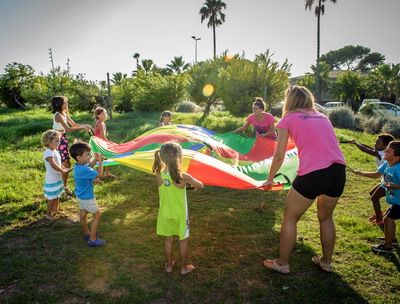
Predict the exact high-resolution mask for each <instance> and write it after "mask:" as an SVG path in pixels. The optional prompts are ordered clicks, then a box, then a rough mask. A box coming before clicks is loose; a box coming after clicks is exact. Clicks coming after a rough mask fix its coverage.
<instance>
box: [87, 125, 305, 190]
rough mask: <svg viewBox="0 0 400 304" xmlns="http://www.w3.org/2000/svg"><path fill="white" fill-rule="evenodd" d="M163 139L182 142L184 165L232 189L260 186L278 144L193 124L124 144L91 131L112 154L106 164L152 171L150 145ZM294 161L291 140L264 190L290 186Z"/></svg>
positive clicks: (98, 148)
mask: <svg viewBox="0 0 400 304" xmlns="http://www.w3.org/2000/svg"><path fill="white" fill-rule="evenodd" d="M167 141H175V142H178V143H179V144H180V145H181V146H182V148H183V166H182V167H183V168H182V171H184V172H188V173H189V174H191V175H192V176H193V177H195V178H197V179H199V180H201V181H202V182H203V183H204V184H206V185H209V186H219V187H227V188H234V189H256V188H258V189H264V188H263V187H262V183H263V181H264V180H265V179H266V177H267V176H268V172H269V168H270V165H271V162H272V155H273V152H274V149H275V146H276V142H275V141H273V140H271V139H268V138H264V137H257V138H245V137H242V136H240V135H237V134H234V133H225V134H216V133H215V132H214V131H211V130H208V129H205V128H202V127H198V126H192V125H171V126H163V127H159V128H156V129H153V130H150V131H148V132H146V133H144V134H142V135H141V136H139V137H137V138H135V139H134V140H132V141H130V142H126V143H122V144H116V143H113V142H111V141H108V140H103V139H101V138H98V137H95V136H93V137H92V138H91V139H90V145H91V147H92V149H93V151H94V152H98V153H101V154H102V155H104V156H105V157H107V158H108V159H110V161H109V164H122V165H125V166H128V167H132V168H134V169H137V170H140V171H143V172H146V173H152V172H151V168H152V165H153V161H154V151H155V150H156V149H158V148H159V147H160V146H161V145H162V144H163V143H165V142H167ZM297 167H298V158H297V149H296V148H295V146H294V144H293V143H292V142H290V143H289V144H288V147H287V151H286V157H285V161H284V163H283V166H282V168H281V169H280V171H279V172H278V174H277V175H276V176H275V178H274V181H275V182H276V183H278V184H277V185H276V186H274V187H272V189H268V190H280V189H287V188H288V187H290V185H291V182H292V181H293V179H294V177H295V175H296V170H297ZM264 190H266V189H264Z"/></svg>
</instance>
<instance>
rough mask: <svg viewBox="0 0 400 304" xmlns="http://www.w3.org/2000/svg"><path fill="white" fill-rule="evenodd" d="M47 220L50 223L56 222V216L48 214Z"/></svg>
mask: <svg viewBox="0 0 400 304" xmlns="http://www.w3.org/2000/svg"><path fill="white" fill-rule="evenodd" d="M46 220H48V221H54V220H55V218H54V216H52V215H50V214H47V215H46Z"/></svg>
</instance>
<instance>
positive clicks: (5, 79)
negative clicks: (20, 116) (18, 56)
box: [0, 62, 35, 108]
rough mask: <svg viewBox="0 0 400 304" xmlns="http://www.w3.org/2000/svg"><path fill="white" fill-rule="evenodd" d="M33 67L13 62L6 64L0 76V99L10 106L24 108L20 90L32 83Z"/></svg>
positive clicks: (24, 101)
mask: <svg viewBox="0 0 400 304" xmlns="http://www.w3.org/2000/svg"><path fill="white" fill-rule="evenodd" d="M34 73H35V71H34V69H33V68H32V67H31V66H30V65H24V64H21V63H17V62H13V63H9V64H7V65H6V67H5V68H4V74H2V75H1V76H0V101H1V102H3V103H4V104H5V105H6V106H7V107H10V108H25V107H26V105H25V103H26V100H25V99H24V97H23V96H22V91H23V90H24V89H25V88H26V87H29V86H31V85H32V82H33V79H34Z"/></svg>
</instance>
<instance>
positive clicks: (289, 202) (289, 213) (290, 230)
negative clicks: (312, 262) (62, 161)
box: [277, 188, 314, 265]
mask: <svg viewBox="0 0 400 304" xmlns="http://www.w3.org/2000/svg"><path fill="white" fill-rule="evenodd" d="M313 201H314V200H312V199H308V198H306V197H304V196H302V195H301V194H300V193H299V192H297V191H296V190H295V189H294V188H291V189H290V190H289V193H288V195H287V197H286V206H285V212H284V215H283V222H282V227H281V233H280V241H279V259H278V261H277V263H278V264H279V265H287V264H288V263H289V258H290V254H291V253H292V250H293V247H294V245H295V243H296V236H297V222H298V221H299V219H300V218H301V216H302V215H303V214H304V213H305V212H306V211H307V209H308V208H309V207H310V206H311V204H312V202H313Z"/></svg>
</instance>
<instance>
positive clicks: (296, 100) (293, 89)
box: [282, 86, 314, 116]
mask: <svg viewBox="0 0 400 304" xmlns="http://www.w3.org/2000/svg"><path fill="white" fill-rule="evenodd" d="M302 109H314V96H313V94H312V93H311V92H310V90H308V89H307V88H306V87H302V86H290V87H289V88H287V89H286V91H285V104H284V105H283V111H282V116H285V115H286V114H287V113H288V112H294V111H296V110H302Z"/></svg>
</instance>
